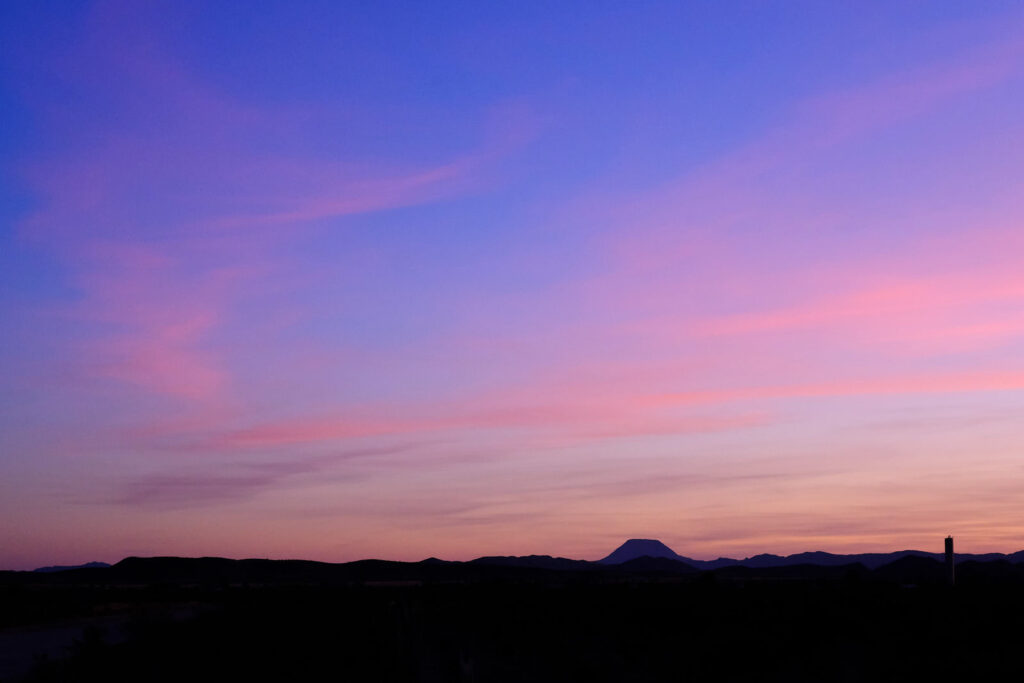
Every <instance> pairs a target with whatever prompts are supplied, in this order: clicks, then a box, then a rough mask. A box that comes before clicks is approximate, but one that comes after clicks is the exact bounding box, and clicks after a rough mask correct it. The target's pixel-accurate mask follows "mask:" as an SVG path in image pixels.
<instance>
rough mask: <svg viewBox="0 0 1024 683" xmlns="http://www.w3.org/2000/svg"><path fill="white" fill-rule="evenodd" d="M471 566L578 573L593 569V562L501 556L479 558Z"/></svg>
mask: <svg viewBox="0 0 1024 683" xmlns="http://www.w3.org/2000/svg"><path fill="white" fill-rule="evenodd" d="M469 564H485V565H486V564H489V565H498V566H502V567H530V568H533V569H555V570H559V571H576V570H581V569H591V568H593V566H594V563H593V562H587V561H586V560H569V559H566V558H564V557H551V556H550V555H522V556H518V557H517V556H514V555H499V556H491V557H478V558H477V559H475V560H470V561H469Z"/></svg>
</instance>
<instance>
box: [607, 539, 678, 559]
mask: <svg viewBox="0 0 1024 683" xmlns="http://www.w3.org/2000/svg"><path fill="white" fill-rule="evenodd" d="M641 557H664V558H668V559H670V560H676V561H679V562H689V561H690V560H687V559H686V558H684V557H683V556H681V555H678V554H677V553H676V552H675V551H674V550H672V548H669V547H668V546H667V545H665V544H664V543H662V542H661V541H658V540H655V539H650V538H631V539H629V540H628V541H626V542H625V543H623V544H622V545H620V546H619V547H618V548H616V549H615V550H613V551H612V553H611V555H609V556H608V557H605V558H603V559H600V560H598V563H599V564H622V563H624V562H629V561H631V560H636V559H639V558H641Z"/></svg>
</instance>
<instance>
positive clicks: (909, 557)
mask: <svg viewBox="0 0 1024 683" xmlns="http://www.w3.org/2000/svg"><path fill="white" fill-rule="evenodd" d="M942 558H943V556H942V554H941V553H929V552H924V551H920V550H900V551H896V552H890V553H861V554H851V555H838V554H834V553H826V552H805V553H797V554H794V555H773V554H768V553H763V554H759V555H754V556H753V557H748V558H744V559H732V558H725V557H723V558H718V559H716V560H695V559H692V558H689V557H685V556H683V555H679V554H678V553H676V552H675V551H674V550H672V549H671V548H669V547H668V546H667V545H665V544H664V543H662V542H661V541H658V540H654V539H639V538H634V539H630V540H628V541H626V542H625V543H623V544H622V545H621V546H619V547H618V548H616V549H615V550H614V551H613V552H612V553H610V554H609V555H608V556H606V557H604V558H602V559H600V560H598V561H596V562H591V561H587V560H573V559H568V558H564V557H552V556H550V555H525V556H486V557H479V558H477V559H475V560H470V561H468V562H457V561H446V560H440V559H437V558H428V559H426V560H423V561H421V562H393V561H387V560H358V561H355V562H346V563H340V564H334V563H327V562H315V561H310V560H266V559H246V560H232V559H226V558H219V557H200V558H186V557H150V558H140V557H128V558H125V559H123V560H121V561H120V562H118V563H116V564H115V565H113V566H109V565H105V564H104V563H98V562H94V563H89V564H88V565H81V566H78V567H67V568H65V567H44V568H41V569H39V570H36V571H35V572H0V582H6V581H12V582H16V583H17V582H21V581H25V580H28V577H29V576H34V577H37V578H35V579H32V580H33V581H41V580H45V581H47V582H49V583H78V582H82V581H86V582H97V583H111V584H117V583H132V582H143V583H145V582H150V583H151V582H172V583H174V582H177V583H249V582H255V583H287V584H294V583H310V582H315V583H351V582H409V581H413V582H423V581H426V582H431V581H460V582H461V581H481V580H483V581H486V580H496V579H500V580H531V581H532V580H548V579H551V578H554V577H557V576H562V577H568V576H577V577H591V579H593V580H605V579H608V580H614V577H617V576H618V577H622V576H652V577H655V576H666V575H672V576H680V577H681V576H684V575H699V574H713V575H714V576H716V577H719V578H722V579H729V580H745V579H753V578H757V577H763V578H775V579H781V578H786V579H797V578H807V579H825V578H839V577H844V576H852V575H863V576H867V575H869V574H870V576H872V577H873V578H875V579H878V580H886V581H898V582H902V583H920V582H925V583H932V582H934V583H938V582H941V581H942V580H943V577H944V576H945V574H944V569H943V565H942V562H941V560H942ZM956 562H957V565H958V574H959V575H960V576H963V577H964V578H965V579H968V578H970V577H972V576H973V577H975V578H978V577H982V578H984V579H985V580H1010V579H1013V580H1024V551H1019V552H1015V553H1011V554H1003V553H986V554H981V555H971V554H957V555H956ZM19 577H25V578H19ZM44 577H45V579H44ZM588 580H590V579H588Z"/></svg>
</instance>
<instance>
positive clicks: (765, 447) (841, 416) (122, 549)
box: [0, 0, 1024, 569]
mask: <svg viewBox="0 0 1024 683" xmlns="http://www.w3.org/2000/svg"><path fill="white" fill-rule="evenodd" d="M946 534H953V535H954V536H956V537H957V549H958V551H963V552H984V551H1002V552H1011V551H1017V550H1021V549H1024V8H1022V6H1021V4H1020V3H1019V2H983V3H982V2H967V1H963V2H820V1H819V0H808V1H806V2H784V3H775V2H717V1H710V0H709V1H707V2H672V3H653V2H635V3H634V2H616V3H612V2H581V3H569V2H563V3H545V2H537V3H531V2H512V3H490V2H484V3H480V2H452V3H442V2H409V3H396V4H392V3H384V2H379V3H378V2H328V1H324V2H299V3H296V2H284V1H282V2H258V3H254V2H243V1H241V0H239V1H238V2H216V3H208V2H200V1H198V0H197V1H194V2H193V1H188V2H184V1H178V0H175V1H174V2H145V3H143V2H124V3H120V2H94V3H93V2H66V3H61V2H46V3H37V2H27V1H26V2H22V1H16V2H5V3H3V4H2V6H0V569H29V568H32V567H36V566H40V565H44V564H74V563H79V562H85V561H91V560H104V561H107V562H115V561H117V560H119V559H120V558H122V557H125V556H127V555H189V556H199V555H218V556H226V557H272V558H286V557H287V558H306V559H314V560H325V561H348V560H356V559H361V558H367V557H379V558H385V559H395V560H420V559H423V558H425V557H428V556H437V557H442V558H445V559H451V560H461V559H470V558H473V557H477V556H480V555H489V554H515V555H523V554H551V555H560V556H566V557H573V558H582V559H597V558H599V557H602V556H603V555H605V554H607V553H608V552H610V551H611V550H612V549H613V548H614V547H615V546H617V545H618V544H619V543H621V542H622V541H624V540H625V539H627V538H630V537H641V538H658V539H661V540H662V541H663V542H665V543H666V544H668V545H669V546H671V547H672V548H673V549H674V550H675V551H677V552H679V553H681V554H683V555H687V556H690V557H695V558H701V559H710V558H715V557H718V556H722V555H724V556H731V557H745V556H748V555H752V554H755V553H759V552H773V553H779V554H786V553H793V552H800V551H805V550H826V551H832V552H860V551H888V550H899V549H904V548H917V549H923V550H933V551H940V550H941V547H942V537H943V536H945V535H946Z"/></svg>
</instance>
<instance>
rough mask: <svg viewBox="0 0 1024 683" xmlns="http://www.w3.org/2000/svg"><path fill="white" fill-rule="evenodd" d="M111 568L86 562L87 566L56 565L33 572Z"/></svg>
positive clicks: (104, 563) (102, 564)
mask: <svg viewBox="0 0 1024 683" xmlns="http://www.w3.org/2000/svg"><path fill="white" fill-rule="evenodd" d="M109 566H110V565H109V564H107V563H106V562H86V563H85V564H76V565H68V566H65V565H54V566H52V567H40V568H39V569H33V570H32V571H34V572H43V573H50V572H66V571H69V570H71V569H102V568H105V567H109Z"/></svg>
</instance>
